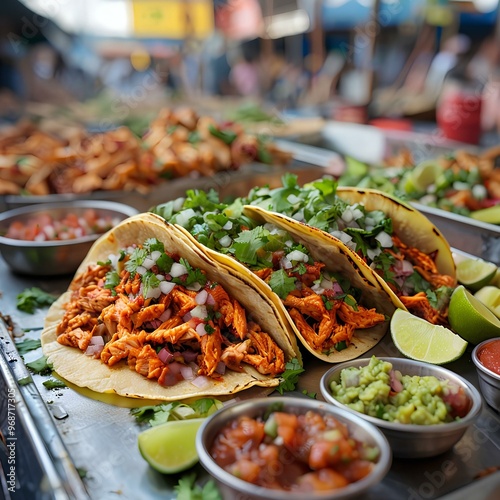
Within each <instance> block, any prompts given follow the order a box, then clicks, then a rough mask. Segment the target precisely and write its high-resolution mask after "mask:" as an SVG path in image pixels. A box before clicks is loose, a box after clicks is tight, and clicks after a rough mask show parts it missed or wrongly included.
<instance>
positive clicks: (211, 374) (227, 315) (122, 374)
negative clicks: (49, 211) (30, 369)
mask: <svg viewBox="0 0 500 500" xmlns="http://www.w3.org/2000/svg"><path fill="white" fill-rule="evenodd" d="M41 338H42V347H43V352H44V354H45V356H47V358H48V363H49V364H51V365H52V367H53V369H54V370H55V371H56V372H57V373H58V374H59V375H60V376H61V377H63V378H65V379H66V380H68V381H69V382H72V383H73V384H76V385H78V386H81V387H88V388H90V389H92V390H94V391H96V392H112V393H116V394H120V395H122V396H128V397H134V398H147V399H154V400H176V399H184V398H189V397H194V396H202V395H227V394H233V393H236V392H238V391H241V390H244V389H247V388H249V387H252V386H262V387H275V386H277V385H279V383H280V375H281V374H282V373H283V371H284V370H285V364H286V363H287V362H288V361H290V360H291V359H292V358H298V359H299V361H300V352H299V351H298V348H297V344H296V341H295V337H294V336H293V334H292V332H291V331H290V329H289V326H288V325H287V324H286V323H285V322H284V321H283V320H282V317H281V316H280V313H279V312H278V311H277V310H276V307H275V306H274V304H273V303H272V302H271V301H270V300H269V299H268V297H267V296H266V295H265V294H263V293H261V292H260V291H259V290H258V289H255V288H254V287H251V286H248V284H246V283H245V282H244V281H242V280H241V279H240V278H239V277H238V276H237V275H236V274H235V273H233V272H229V271H227V270H224V269H222V267H221V266H218V265H217V264H216V263H215V262H214V261H213V260H212V259H210V258H207V256H206V255H205V254H203V253H202V252H200V251H198V249H197V248H195V247H190V246H189V245H187V244H186V243H185V241H184V240H183V238H181V237H179V234H178V231H177V230H176V229H175V228H174V227H173V226H171V225H169V224H166V223H165V221H164V220H163V219H162V218H160V217H157V216H155V215H153V214H139V215H137V216H133V217H130V218H129V219H127V220H125V221H124V222H122V223H121V224H119V225H118V226H116V227H115V228H114V229H113V230H111V231H110V232H108V233H107V234H106V235H104V236H102V237H101V238H100V239H99V240H97V241H96V243H95V244H94V245H93V247H92V248H91V250H90V251H89V253H88V255H87V257H86V258H85V260H84V261H83V262H82V264H81V265H80V267H79V269H78V270H77V272H76V274H75V277H74V279H73V280H72V282H71V285H70V287H69V289H68V291H67V292H65V293H64V294H63V295H62V296H61V297H60V298H59V299H58V300H57V301H56V302H55V303H54V304H53V305H52V306H51V308H50V309H49V311H48V314H47V317H46V321H45V328H44V330H43V332H42V336H41Z"/></svg>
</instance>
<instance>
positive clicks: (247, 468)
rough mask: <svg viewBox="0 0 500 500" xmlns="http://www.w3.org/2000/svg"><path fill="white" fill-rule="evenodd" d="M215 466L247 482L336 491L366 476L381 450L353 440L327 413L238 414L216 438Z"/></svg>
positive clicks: (214, 444) (213, 452)
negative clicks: (265, 416) (263, 416)
mask: <svg viewBox="0 0 500 500" xmlns="http://www.w3.org/2000/svg"><path fill="white" fill-rule="evenodd" d="M210 453H211V455H212V457H213V458H214V460H215V462H216V463H217V464H218V465H219V466H220V467H222V468H223V469H225V470H226V471H228V472H229V473H231V474H233V475H234V476H236V477H238V478H240V479H243V480H244V481H248V482H250V483H253V484H256V485H258V486H262V487H265V488H271V489H276V490H285V491H304V492H306V491H309V492H312V491H328V490H336V489H338V488H342V487H344V486H347V485H348V484H350V483H353V482H355V481H358V480H360V479H362V478H363V477H365V476H367V475H368V474H370V472H371V471H372V469H373V467H374V465H375V462H376V461H377V459H378V457H379V449H378V448H377V447H373V446H367V445H366V444H364V443H362V442H360V441H357V440H355V439H353V438H352V437H351V436H350V435H349V431H348V429H347V427H346V426H345V425H344V424H343V423H341V422H339V421H338V420H336V419H335V418H334V417H333V416H331V415H321V414H319V413H318V412H315V411H312V410H311V411H308V412H307V413H305V414H303V415H296V414H293V413H284V412H280V411H276V412H273V413H271V414H270V416H269V417H268V418H267V419H266V420H264V419H262V418H256V419H255V418H250V417H247V416H241V417H239V418H238V419H235V420H233V421H231V422H229V423H228V424H227V425H226V426H225V427H224V428H223V429H222V430H221V431H220V433H219V434H218V435H217V437H216V438H215V440H214V443H213V445H212V448H211V450H210Z"/></svg>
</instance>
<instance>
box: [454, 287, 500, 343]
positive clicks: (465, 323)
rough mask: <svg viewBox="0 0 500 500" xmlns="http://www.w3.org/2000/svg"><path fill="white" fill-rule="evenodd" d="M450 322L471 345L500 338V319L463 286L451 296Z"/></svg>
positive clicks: (456, 289)
mask: <svg viewBox="0 0 500 500" xmlns="http://www.w3.org/2000/svg"><path fill="white" fill-rule="evenodd" d="M448 320H449V322H450V325H451V327H452V328H453V330H454V331H455V332H457V333H458V334H459V335H460V336H461V337H462V338H463V339H465V340H467V341H468V342H470V343H471V344H479V343H480V342H482V341H483V340H486V339H489V338H492V337H499V336H500V319H498V318H497V317H496V316H495V315H494V314H493V313H492V312H491V311H490V310H489V309H488V308H487V307H486V306H485V305H484V304H483V303H482V302H481V301H480V300H479V299H478V298H476V297H474V295H472V294H471V293H470V292H469V291H468V290H467V289H466V288H465V287H464V286H463V285H460V286H458V287H457V288H455V290H454V292H453V294H452V295H451V299H450V305H449V308H448Z"/></svg>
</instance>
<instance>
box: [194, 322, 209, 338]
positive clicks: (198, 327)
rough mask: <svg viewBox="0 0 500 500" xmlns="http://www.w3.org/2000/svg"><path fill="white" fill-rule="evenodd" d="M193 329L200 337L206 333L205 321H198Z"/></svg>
mask: <svg viewBox="0 0 500 500" xmlns="http://www.w3.org/2000/svg"><path fill="white" fill-rule="evenodd" d="M195 330H196V333H197V334H198V335H199V336H200V337H203V335H206V334H207V331H206V330H205V323H198V324H197V325H196V328H195Z"/></svg>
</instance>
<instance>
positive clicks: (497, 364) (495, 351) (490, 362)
mask: <svg viewBox="0 0 500 500" xmlns="http://www.w3.org/2000/svg"><path fill="white" fill-rule="evenodd" d="M477 357H478V358H479V361H480V362H481V364H482V365H483V366H485V367H486V368H488V370H491V371H492V372H494V373H496V374H497V375H500V339H499V340H493V341H492V342H488V343H487V344H485V345H484V346H483V347H481V350H480V351H479V353H478V356H477Z"/></svg>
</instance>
